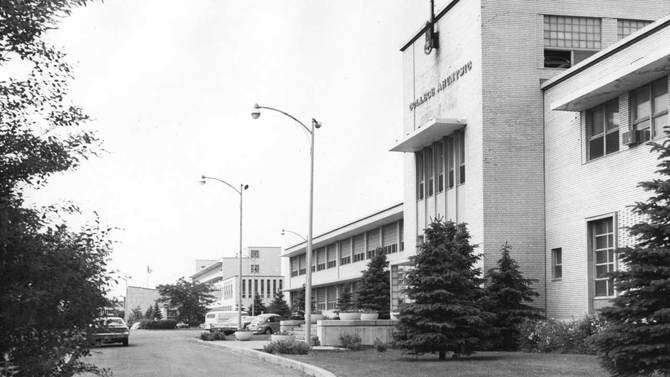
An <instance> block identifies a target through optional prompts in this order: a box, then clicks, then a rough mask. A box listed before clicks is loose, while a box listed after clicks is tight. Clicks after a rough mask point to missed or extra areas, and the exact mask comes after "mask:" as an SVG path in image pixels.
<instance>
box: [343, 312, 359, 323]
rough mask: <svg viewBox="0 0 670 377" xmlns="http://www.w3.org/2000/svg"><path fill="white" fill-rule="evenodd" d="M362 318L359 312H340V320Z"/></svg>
mask: <svg viewBox="0 0 670 377" xmlns="http://www.w3.org/2000/svg"><path fill="white" fill-rule="evenodd" d="M359 319H361V313H359V312H340V321H356V320H359Z"/></svg>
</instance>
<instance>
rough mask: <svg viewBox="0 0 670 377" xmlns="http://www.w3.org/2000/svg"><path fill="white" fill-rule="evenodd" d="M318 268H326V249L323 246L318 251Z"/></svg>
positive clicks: (319, 269)
mask: <svg viewBox="0 0 670 377" xmlns="http://www.w3.org/2000/svg"><path fill="white" fill-rule="evenodd" d="M316 258H317V260H316V270H317V271H322V270H325V269H326V249H325V248H321V249H319V250H317V251H316Z"/></svg>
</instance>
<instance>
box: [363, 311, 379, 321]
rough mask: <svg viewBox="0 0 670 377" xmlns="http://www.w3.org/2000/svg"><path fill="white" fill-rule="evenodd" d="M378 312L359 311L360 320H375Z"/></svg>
mask: <svg viewBox="0 0 670 377" xmlns="http://www.w3.org/2000/svg"><path fill="white" fill-rule="evenodd" d="M377 318H379V313H361V321H376V320H377Z"/></svg>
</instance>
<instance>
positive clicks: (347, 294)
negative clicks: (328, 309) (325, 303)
mask: <svg viewBox="0 0 670 377" xmlns="http://www.w3.org/2000/svg"><path fill="white" fill-rule="evenodd" d="M337 309H338V310H339V311H340V312H348V311H351V310H353V309H354V300H353V297H352V295H351V290H349V289H346V288H344V289H342V290H341V291H340V295H339V297H338V298H337Z"/></svg>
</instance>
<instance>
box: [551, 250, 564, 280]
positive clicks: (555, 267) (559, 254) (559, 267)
mask: <svg viewBox="0 0 670 377" xmlns="http://www.w3.org/2000/svg"><path fill="white" fill-rule="evenodd" d="M551 279H552V280H556V281H557V280H562V279H563V248H561V247H556V248H553V249H551Z"/></svg>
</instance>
